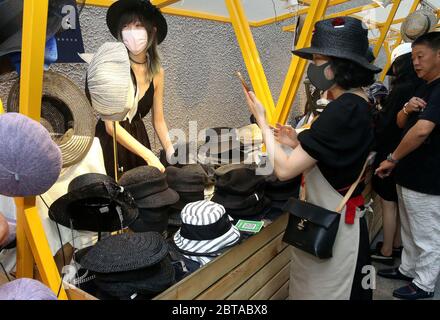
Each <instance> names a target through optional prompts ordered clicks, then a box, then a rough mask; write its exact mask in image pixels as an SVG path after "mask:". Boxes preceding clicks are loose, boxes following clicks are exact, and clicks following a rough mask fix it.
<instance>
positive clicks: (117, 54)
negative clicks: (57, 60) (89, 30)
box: [87, 42, 136, 121]
mask: <svg viewBox="0 0 440 320" xmlns="http://www.w3.org/2000/svg"><path fill="white" fill-rule="evenodd" d="M87 86H88V89H89V92H90V97H91V100H92V107H93V109H94V110H95V111H96V112H97V113H98V114H99V116H100V117H101V119H103V120H113V121H122V120H124V119H125V117H126V116H127V115H128V113H130V114H132V113H133V112H130V111H132V110H133V108H136V99H135V87H134V84H133V80H132V77H131V69H130V59H129V57H128V53H127V49H126V47H125V45H124V44H123V43H122V42H106V43H104V44H103V45H102V46H101V47H100V48H99V49H98V51H97V52H96V54H95V55H94V56H93V59H92V61H91V62H90V65H89V68H88V70H87Z"/></svg>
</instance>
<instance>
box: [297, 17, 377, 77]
mask: <svg viewBox="0 0 440 320" xmlns="http://www.w3.org/2000/svg"><path fill="white" fill-rule="evenodd" d="M367 52H368V30H367V29H366V28H365V26H364V25H363V23H362V21H361V20H359V19H356V18H353V17H337V18H333V19H326V20H321V21H318V22H317V23H316V24H315V31H314V33H313V36H312V43H311V46H310V47H307V48H302V49H298V50H294V51H292V53H293V54H294V55H297V56H299V57H301V58H304V59H308V60H312V59H313V54H321V55H324V56H329V57H336V58H343V59H347V60H350V61H353V62H356V63H358V64H359V65H361V66H362V67H364V68H366V69H369V70H371V71H373V72H375V73H378V72H380V71H381V70H382V69H380V68H378V67H377V66H375V65H374V64H372V63H370V61H368V58H367Z"/></svg>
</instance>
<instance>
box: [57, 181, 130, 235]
mask: <svg viewBox="0 0 440 320" xmlns="http://www.w3.org/2000/svg"><path fill="white" fill-rule="evenodd" d="M137 216H138V208H137V206H136V203H135V201H134V199H133V197H132V196H131V195H130V194H129V193H128V192H127V191H126V190H124V188H123V187H121V186H119V185H118V184H117V183H116V182H115V180H114V179H113V178H111V177H109V176H106V175H104V174H99V173H87V174H83V175H81V176H78V177H76V178H75V179H73V180H72V181H71V182H70V183H69V187H68V192H67V194H65V195H64V196H62V197H60V198H58V199H57V200H56V201H55V202H54V203H53V204H52V205H51V206H50V208H49V218H50V219H52V220H53V221H55V222H57V223H59V224H61V225H63V226H65V227H67V228H70V227H72V228H73V229H75V230H86V231H95V232H113V231H117V230H121V229H123V228H125V227H127V226H129V225H130V224H131V223H132V222H133V221H135V220H136V218H137Z"/></svg>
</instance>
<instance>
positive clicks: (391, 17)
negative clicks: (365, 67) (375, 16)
mask: <svg viewBox="0 0 440 320" xmlns="http://www.w3.org/2000/svg"><path fill="white" fill-rule="evenodd" d="M401 2H402V1H401V0H394V2H393V6H392V7H391V10H390V13H389V14H388V17H387V20H386V22H385V24H384V25H383V26H382V27H381V29H380V36H379V39H378V40H377V42H376V45H375V46H374V49H373V53H374V56H375V57H377V55H378V54H379V50H380V48H381V47H382V44H383V42H384V41H385V38H386V36H387V34H388V31H389V30H390V27H391V24H392V23H393V20H394V17H395V16H396V13H397V10H398V9H399V6H400V3H401Z"/></svg>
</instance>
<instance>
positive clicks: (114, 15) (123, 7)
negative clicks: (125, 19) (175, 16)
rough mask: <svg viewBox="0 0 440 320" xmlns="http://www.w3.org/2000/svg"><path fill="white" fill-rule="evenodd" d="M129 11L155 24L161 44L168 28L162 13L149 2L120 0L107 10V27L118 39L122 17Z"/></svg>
mask: <svg viewBox="0 0 440 320" xmlns="http://www.w3.org/2000/svg"><path fill="white" fill-rule="evenodd" d="M127 11H136V12H137V13H139V14H140V15H142V16H144V17H145V18H146V19H147V20H150V21H152V22H153V25H154V26H155V27H156V28H157V43H158V44H159V43H161V42H162V41H163V40H164V39H165V37H166V36H167V32H168V26H167V21H166V20H165V17H164V16H163V15H162V12H161V11H160V10H159V9H158V8H157V7H156V6H155V5H153V4H152V3H151V2H150V1H148V0H119V1H116V2H114V3H113V4H112V5H111V6H110V7H109V8H108V10H107V17H106V21H107V27H108V29H109V30H110V33H111V34H112V35H113V37H115V38H116V39H118V38H119V35H118V25H119V19H120V18H121V15H122V14H124V13H125V12H127Z"/></svg>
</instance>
